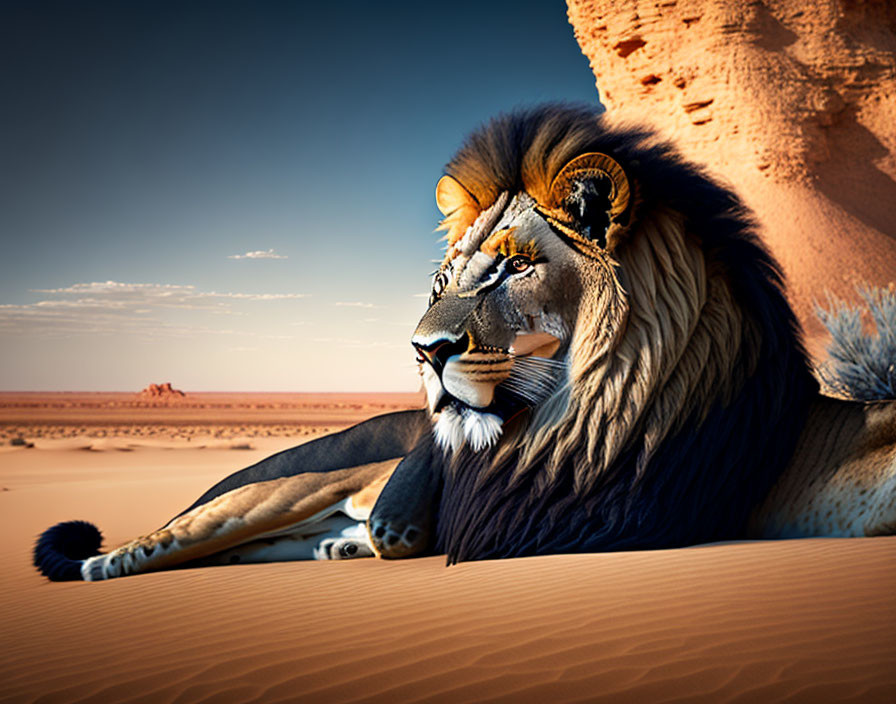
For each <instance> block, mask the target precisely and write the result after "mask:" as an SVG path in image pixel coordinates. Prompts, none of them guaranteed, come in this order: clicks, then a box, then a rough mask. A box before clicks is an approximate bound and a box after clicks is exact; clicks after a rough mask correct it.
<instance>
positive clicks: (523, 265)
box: [507, 254, 532, 274]
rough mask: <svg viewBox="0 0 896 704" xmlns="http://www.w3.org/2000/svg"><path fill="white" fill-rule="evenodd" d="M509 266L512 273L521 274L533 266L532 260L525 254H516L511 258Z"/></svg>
mask: <svg viewBox="0 0 896 704" xmlns="http://www.w3.org/2000/svg"><path fill="white" fill-rule="evenodd" d="M507 265H508V267H509V268H510V271H511V272H513V273H514V274H519V273H520V272H522V271H526V269H528V268H529V267H531V266H532V260H531V259H529V257H527V256H525V255H523V254H516V255H514V256H512V257H511V258H510V260H509V261H508V262H507Z"/></svg>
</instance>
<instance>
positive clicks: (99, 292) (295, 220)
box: [0, 0, 598, 391]
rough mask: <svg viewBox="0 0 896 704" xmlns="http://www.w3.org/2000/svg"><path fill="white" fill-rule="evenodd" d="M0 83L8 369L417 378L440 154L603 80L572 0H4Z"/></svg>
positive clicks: (117, 379) (44, 384) (412, 384)
mask: <svg viewBox="0 0 896 704" xmlns="http://www.w3.org/2000/svg"><path fill="white" fill-rule="evenodd" d="M0 91H2V95H3V105H4V108H3V110H2V111H0V237H2V245H3V252H4V254H3V256H2V257H0V339H2V346H0V347H2V351H0V389H5V390H137V389H139V388H141V387H143V386H145V385H146V384H148V383H150V382H158V381H171V382H173V383H174V384H175V386H177V387H180V388H184V389H186V390H196V391H199V390H234V391H237V390H244V391H252V390H258V391H263V390H264V391H328V390H331V391H388V390H414V389H416V388H417V387H418V382H419V380H418V377H417V376H416V373H415V371H414V364H413V358H414V355H413V351H412V350H411V348H410V345H409V344H408V340H409V338H410V335H411V332H412V330H413V327H414V323H415V322H416V319H417V318H418V317H419V315H420V314H421V313H422V311H423V308H424V306H425V302H426V299H425V297H424V294H425V293H426V292H427V291H428V289H429V274H430V272H431V271H432V268H433V265H432V263H431V260H433V259H436V258H438V257H439V253H440V250H441V247H440V243H439V241H438V236H437V235H434V234H433V233H432V230H433V228H434V227H435V225H436V224H437V221H438V217H439V214H438V211H437V210H436V208H435V204H434V200H433V190H434V188H435V183H436V181H437V180H438V178H439V176H440V175H441V173H442V171H441V170H442V166H443V164H444V163H445V162H446V161H447V160H448V158H449V157H450V156H451V154H452V153H453V151H454V150H455V149H456V148H457V147H458V146H459V144H460V142H461V140H462V138H463V136H464V134H466V133H467V132H468V131H469V130H470V129H471V128H473V127H475V126H476V125H477V124H479V123H481V122H482V121H484V120H486V119H487V118H488V117H489V116H491V115H493V114H495V113H497V112H500V111H505V110H508V109H512V108H513V107H515V106H520V105H530V104H533V103H537V102H540V101H544V100H568V101H574V102H590V103H596V102H597V99H598V95H597V90H596V88H595V86H594V78H593V75H592V74H591V72H590V70H589V67H588V62H587V60H586V59H585V58H584V56H583V55H582V54H581V52H580V51H579V48H578V45H577V44H576V42H575V39H574V37H573V32H572V28H571V27H570V25H569V24H568V21H567V18H566V7H565V4H564V3H563V2H560V1H559V0H556V1H554V0H550V1H548V0H545V1H543V2H532V3H509V2H507V3H505V2H491V3H476V2H453V3H450V4H441V3H440V4H434V3H399V2H395V3H370V2H356V3H355V2H342V3H338V4H334V5H333V7H332V8H331V7H329V6H327V4H324V3H321V4H320V5H319V6H307V4H306V3H285V2H248V1H246V2H221V1H216V2H207V3H202V2H158V1H157V2H128V3H121V2H107V3H99V2H78V3H42V2H34V1H29V2H21V3H15V2H13V3H10V2H7V3H4V4H3V9H2V10H0ZM247 253H256V254H255V256H245V255H246V254H247ZM237 257H239V258H237Z"/></svg>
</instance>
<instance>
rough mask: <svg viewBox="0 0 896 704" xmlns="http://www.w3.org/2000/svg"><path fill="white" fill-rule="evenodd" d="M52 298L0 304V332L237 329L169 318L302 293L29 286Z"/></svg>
mask: <svg viewBox="0 0 896 704" xmlns="http://www.w3.org/2000/svg"><path fill="white" fill-rule="evenodd" d="M31 292H32V293H40V294H51V295H52V296H53V298H48V299H45V300H40V301H36V302H34V303H26V304H6V305H0V331H2V332H12V333H26V334H32V335H34V334H37V335H53V336H56V335H82V334H136V333H139V334H146V335H149V336H153V337H155V336H177V337H181V336H189V335H193V334H225V335H229V334H237V331H234V330H220V329H215V328H214V327H209V326H207V325H189V324H183V323H182V322H180V321H178V322H176V323H175V322H174V321H172V320H169V317H170V315H171V313H166V312H165V311H169V310H171V309H178V310H184V311H200V312H205V313H212V314H215V315H226V316H244V315H247V313H246V312H245V311H244V310H238V309H237V307H238V306H242V304H243V303H244V302H255V301H259V302H271V301H288V300H295V299H300V298H304V297H305V294H301V293H234V292H223V293H219V292H217V291H199V290H197V289H196V287H195V286H190V285H180V284H152V283H146V284H141V283H123V282H119V281H104V282H91V283H77V284H73V285H71V286H66V287H62V288H44V289H32V290H31Z"/></svg>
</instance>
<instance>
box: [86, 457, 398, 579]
mask: <svg viewBox="0 0 896 704" xmlns="http://www.w3.org/2000/svg"><path fill="white" fill-rule="evenodd" d="M397 464H398V460H397V459H395V460H387V461H384V462H374V463H370V464H367V465H362V466H359V467H350V468H346V469H340V470H334V471H330V472H306V473H303V474H298V475H294V476H287V477H279V478H277V479H271V480H268V481H260V482H255V483H252V484H246V485H244V486H240V487H238V488H236V489H233V490H231V491H226V492H224V493H222V494H220V495H218V496H216V497H215V498H213V499H211V500H210V501H207V502H206V503H203V504H201V505H199V506H195V507H194V508H192V509H190V510H188V511H186V512H185V513H182V514H181V515H179V516H177V517H175V518H174V519H172V520H171V521H170V522H169V523H168V524H167V525H165V526H164V527H163V528H161V529H159V530H157V531H154V532H153V533H150V534H149V535H146V536H144V537H142V538H138V539H137V540H132V541H131V542H129V543H126V544H125V545H122V546H121V547H119V548H117V549H115V550H113V551H111V552H109V553H106V554H103V555H97V556H95V557H90V558H88V559H86V560H85V561H84V563H83V564H82V566H81V575H82V577H83V579H85V580H87V581H97V580H102V579H110V578H112V577H121V576H125V575H129V574H137V573H142V572H150V571H155V570H162V569H167V568H170V567H175V566H199V565H208V564H232V563H236V562H270V561H275V560H302V559H314V558H318V559H345V558H348V557H361V556H363V555H364V554H365V552H366V554H368V555H372V554H373V548H372V544H371V543H370V540H369V538H368V537H367V534H366V519H367V517H368V516H369V515H370V512H371V508H372V506H373V504H374V502H375V501H376V499H377V497H378V495H379V493H380V491H381V490H382V487H383V486H384V485H385V483H386V480H387V479H388V478H389V476H390V475H391V474H392V472H393V470H394V469H395V467H396V465H397Z"/></svg>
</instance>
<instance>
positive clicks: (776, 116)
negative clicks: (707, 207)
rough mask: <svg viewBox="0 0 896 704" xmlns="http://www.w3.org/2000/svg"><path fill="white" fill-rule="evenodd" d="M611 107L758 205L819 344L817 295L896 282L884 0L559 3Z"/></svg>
mask: <svg viewBox="0 0 896 704" xmlns="http://www.w3.org/2000/svg"><path fill="white" fill-rule="evenodd" d="M569 18H570V22H571V23H572V25H573V28H574V30H575V35H576V39H577V40H578V42H579V45H580V46H581V47H582V51H583V52H584V53H585V55H586V56H587V57H588V59H589V61H590V62H591V68H592V70H593V71H594V75H595V77H596V79H597V87H598V90H599V92H600V98H601V101H602V102H603V103H604V104H605V105H606V106H607V109H608V112H609V114H611V115H618V116H620V117H621V118H631V119H634V120H636V121H639V122H642V123H644V122H646V123H647V124H650V125H652V126H653V127H655V128H657V129H658V130H659V131H660V132H661V133H662V134H663V135H664V136H667V137H670V138H671V139H672V140H673V141H674V142H675V143H676V144H677V145H678V147H679V149H680V150H681V151H682V152H683V153H684V155H685V156H686V157H687V158H688V159H691V160H693V161H697V162H698V163H701V164H703V165H705V166H706V167H708V168H709V170H710V171H711V172H712V173H713V174H714V175H715V176H717V177H720V178H721V180H723V181H724V182H727V183H728V184H729V185H731V186H733V187H734V188H735V190H736V191H737V192H738V193H739V194H740V196H741V197H742V198H743V199H744V200H745V201H746V203H747V205H749V206H750V207H751V208H752V209H753V210H754V211H755V212H756V214H757V216H758V218H759V221H760V225H761V228H762V235H763V237H764V239H765V241H766V242H767V243H768V245H769V246H770V247H771V249H772V251H773V252H774V253H775V255H776V256H777V258H778V260H779V261H780V262H781V264H782V265H783V267H784V270H785V273H786V274H787V277H788V283H789V288H790V293H791V299H792V301H793V304H794V306H795V308H796V310H797V313H798V315H799V316H800V319H801V320H802V322H803V325H804V327H805V328H806V330H807V333H808V334H809V336H810V338H812V339H810V348H811V349H812V350H813V352H815V353H816V354H818V353H819V344H820V341H821V339H822V337H821V331H822V328H821V326H820V325H819V323H818V321H817V320H816V318H815V315H814V310H813V303H814V302H815V301H818V302H824V301H825V291H826V290H829V291H831V292H832V293H834V294H836V295H838V296H840V297H841V298H847V299H849V300H855V290H854V289H855V285H856V284H857V283H863V282H868V283H870V284H873V285H877V286H885V285H887V284H888V283H890V282H892V281H894V280H896V2H892V0H864V1H863V0H799V2H797V1H796V0H765V1H764V2H730V1H728V0H679V1H678V2H675V1H673V0H668V1H665V2H663V1H662V0H655V1H652V2H647V1H646V0H569Z"/></svg>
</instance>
